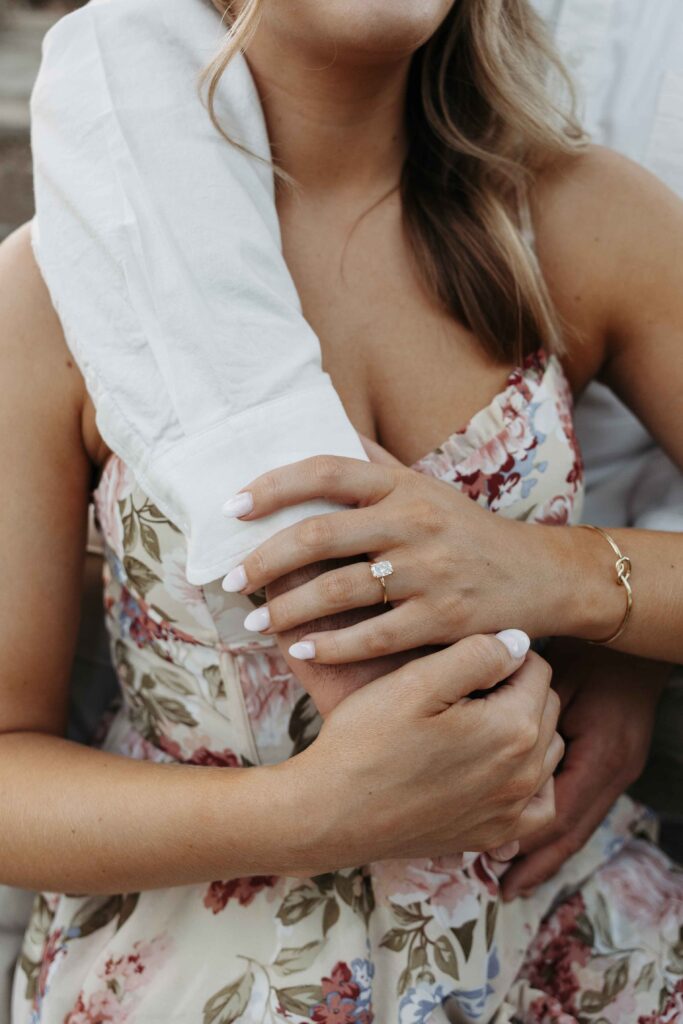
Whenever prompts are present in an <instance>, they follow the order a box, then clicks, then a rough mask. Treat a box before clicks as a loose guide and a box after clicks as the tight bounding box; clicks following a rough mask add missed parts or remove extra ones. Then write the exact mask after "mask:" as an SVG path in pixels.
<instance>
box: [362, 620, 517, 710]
mask: <svg viewBox="0 0 683 1024" xmlns="http://www.w3.org/2000/svg"><path fill="white" fill-rule="evenodd" d="M529 645H530V640H529V637H528V636H527V635H526V633H523V632H522V631H521V630H519V629H505V630H503V631H502V632H501V633H498V634H497V635H496V636H492V635H489V634H477V635H475V636H468V637H465V639H464V640H459V641H458V643H456V644H453V645H452V646H451V647H446V648H444V650H441V651H437V652H436V653H435V654H428V655H426V656H425V657H424V658H419V659H417V660H415V661H410V662H408V663H407V664H406V665H403V666H402V667H401V668H399V669H397V670H396V671H395V672H392V673H391V674H390V675H389V676H386V677H384V680H377V682H378V683H379V682H382V681H385V682H390V683H391V686H392V690H393V691H394V692H396V689H397V687H399V688H402V689H403V690H404V691H405V692H406V694H409V695H410V696H411V697H412V699H413V700H415V701H417V702H418V703H419V705H420V707H421V709H422V710H423V711H425V712H426V713H428V714H434V715H436V714H439V713H440V712H442V711H445V710H446V709H447V708H449V707H451V706H452V705H453V704H457V703H458V701H460V700H462V699H463V698H465V697H468V696H470V695H471V694H473V693H476V691H477V690H488V689H490V688H491V687H493V686H496V685H497V683H501V682H502V681H503V680H504V679H507V678H508V676H511V675H512V674H513V673H514V672H516V671H517V669H518V668H519V667H520V665H522V663H523V662H524V659H525V657H526V654H527V651H528V650H529ZM371 685H374V684H371Z"/></svg>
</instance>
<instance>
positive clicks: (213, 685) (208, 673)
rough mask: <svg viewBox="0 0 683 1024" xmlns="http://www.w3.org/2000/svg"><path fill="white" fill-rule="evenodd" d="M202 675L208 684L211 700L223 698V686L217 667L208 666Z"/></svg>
mask: <svg viewBox="0 0 683 1024" xmlns="http://www.w3.org/2000/svg"><path fill="white" fill-rule="evenodd" d="M202 675H203V676H204V678H205V679H206V682H207V683H208V686H209V694H210V695H211V700H219V699H220V698H221V697H225V686H224V685H223V677H222V675H221V670H220V668H219V667H218V665H209V666H208V667H207V668H205V669H204V671H203V672H202Z"/></svg>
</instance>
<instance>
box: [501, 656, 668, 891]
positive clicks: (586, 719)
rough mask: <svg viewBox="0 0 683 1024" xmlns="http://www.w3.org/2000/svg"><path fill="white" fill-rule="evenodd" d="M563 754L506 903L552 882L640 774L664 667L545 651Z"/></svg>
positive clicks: (510, 879)
mask: <svg viewBox="0 0 683 1024" xmlns="http://www.w3.org/2000/svg"><path fill="white" fill-rule="evenodd" d="M548 659H549V660H550V661H551V662H552V663H553V666H554V670H555V682H554V686H555V689H556V690H557V691H558V693H559V696H560V700H561V702H562V713H561V717H560V724H559V727H558V728H559V731H560V734H561V735H562V736H563V738H564V740H565V742H566V744H567V750H566V755H565V759H564V762H563V764H562V766H561V769H560V772H559V774H558V775H557V776H556V779H555V802H556V807H557V816H556V818H555V820H554V822H553V823H552V825H551V826H549V827H548V828H546V829H544V830H542V831H541V832H538V833H537V834H536V835H534V836H531V837H530V838H528V839H527V840H526V841H525V842H524V843H522V848H521V856H520V858H519V859H518V860H517V861H516V862H515V863H514V864H513V865H512V867H511V868H510V870H509V871H508V873H507V874H506V875H505V878H504V880H503V895H504V898H505V899H507V900H510V899H513V898H514V897H515V896H519V895H525V894H526V893H528V892H531V891H532V890H533V889H535V888H536V886H538V885H540V884H541V883H542V882H544V881H546V880H547V879H548V878H551V877H552V876H553V875H554V874H556V872H557V871H558V870H559V869H560V867H561V866H562V864H563V863H564V862H565V860H567V859H568V858H569V857H570V856H571V855H572V854H574V853H576V852H577V851H578V850H580V849H581V847H582V846H583V845H584V843H585V842H586V841H587V840H588V838H589V837H590V836H591V835H592V833H593V832H594V831H595V829H596V828H597V827H598V825H599V824H600V822H601V821H602V820H603V818H604V817H605V815H606V814H607V812H608V811H609V809H610V807H611V806H612V804H613V803H614V802H615V800H616V799H617V798H618V797H619V796H621V794H622V793H623V792H624V791H625V790H626V789H627V788H628V786H630V785H631V783H633V782H634V781H635V780H636V779H637V778H638V776H639V775H640V773H641V772H642V770H643V768H644V766H645V762H646V760H647V756H648V752H649V749H650V741H651V738H652V730H653V727H654V719H655V712H656V709H657V703H658V701H659V697H660V695H661V692H662V689H663V687H664V685H665V684H666V680H667V677H668V675H669V672H670V666H668V665H664V664H661V663H659V662H653V661H645V660H644V659H641V658H635V657H631V656H629V655H624V654H619V653H618V652H616V651H611V650H608V649H607V648H600V647H589V646H587V645H586V644H581V643H576V642H557V643H556V644H554V645H553V647H552V648H551V650H550V651H549V652H548Z"/></svg>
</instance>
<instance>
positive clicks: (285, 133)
mask: <svg viewBox="0 0 683 1024" xmlns="http://www.w3.org/2000/svg"><path fill="white" fill-rule="evenodd" d="M247 59H248V62H249V66H250V68H251V71H252V73H253V75H254V79H255V81H256V85H257V87H258V90H259V93H260V96H261V101H262V103H263V108H264V112H265V117H266V122H267V125H268V132H269V136H270V141H271V145H272V148H273V156H274V159H275V162H276V163H277V165H278V166H279V167H280V168H281V169H282V170H283V171H285V172H286V173H287V174H288V175H290V176H291V178H293V179H294V181H295V182H297V183H298V184H299V185H300V186H301V187H302V188H303V189H305V191H306V194H307V195H309V196H313V195H322V194H323V193H327V192H330V191H334V192H335V194H337V195H339V194H340V193H345V194H346V195H347V196H349V198H350V197H351V196H352V195H355V194H357V195H359V196H362V197H364V198H365V199H366V200H367V198H368V196H370V197H372V196H374V195H375V194H376V195H377V196H378V197H379V196H380V195H382V194H384V193H386V192H387V191H388V190H389V189H391V188H393V187H395V186H396V184H397V183H398V181H399V177H400V173H401V166H402V164H403V159H404V154H405V130H404V105H405V90H406V82H407V76H408V67H409V63H410V60H409V58H406V57H400V58H397V59H395V60H394V61H387V62H385V63H382V64H380V65H379V66H378V65H374V64H370V63H369V62H368V61H367V60H366V61H358V62H356V63H353V62H352V61H349V62H342V61H341V60H340V59H339V58H337V59H336V60H328V61H327V62H324V60H323V59H322V58H320V57H317V58H316V57H315V55H313V54H306V53H305V52H303V51H302V49H301V47H294V46H291V47H287V45H286V44H283V42H282V40H280V39H275V38H273V36H272V34H269V32H268V29H267V27H266V26H264V25H263V24H262V25H261V26H260V27H259V29H258V32H257V34H256V37H255V38H254V40H253V41H252V43H251V44H250V46H249V49H248V51H247ZM316 60H317V62H316Z"/></svg>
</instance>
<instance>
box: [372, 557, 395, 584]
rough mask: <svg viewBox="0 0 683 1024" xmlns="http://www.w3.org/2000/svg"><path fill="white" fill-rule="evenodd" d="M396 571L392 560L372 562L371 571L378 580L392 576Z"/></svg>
mask: <svg viewBox="0 0 683 1024" xmlns="http://www.w3.org/2000/svg"><path fill="white" fill-rule="evenodd" d="M393 571H394V567H393V565H392V564H391V562H388V561H385V562H372V563H371V564H370V572H371V573H372V575H373V576H374V577H375V579H376V580H381V579H382V578H383V577H384V576H391V574H392V573H393Z"/></svg>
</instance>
